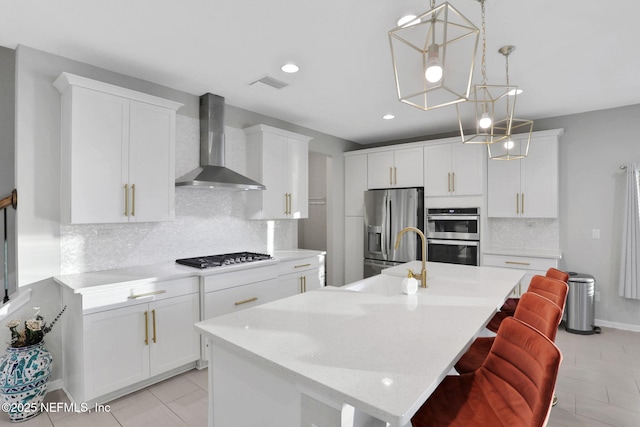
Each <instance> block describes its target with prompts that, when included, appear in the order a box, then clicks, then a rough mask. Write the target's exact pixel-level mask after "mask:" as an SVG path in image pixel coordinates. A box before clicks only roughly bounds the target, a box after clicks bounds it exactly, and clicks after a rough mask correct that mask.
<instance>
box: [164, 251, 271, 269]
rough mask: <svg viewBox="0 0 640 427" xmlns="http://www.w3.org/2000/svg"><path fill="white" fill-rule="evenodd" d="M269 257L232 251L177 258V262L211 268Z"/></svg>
mask: <svg viewBox="0 0 640 427" xmlns="http://www.w3.org/2000/svg"><path fill="white" fill-rule="evenodd" d="M267 259H271V255H268V254H261V253H256V252H233V253H229V254H221V255H207V256H201V257H195V258H182V259H177V260H176V262H177V263H178V264H182V265H187V266H189V267H195V268H211V267H220V266H223V265H232V264H242V263H245V262H253V261H262V260H267Z"/></svg>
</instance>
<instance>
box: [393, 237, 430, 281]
mask: <svg viewBox="0 0 640 427" xmlns="http://www.w3.org/2000/svg"><path fill="white" fill-rule="evenodd" d="M407 231H415V232H416V233H418V236H420V239H422V271H421V272H420V287H421V288H426V287H427V239H426V238H425V237H424V233H423V232H422V231H420V230H418V229H417V228H415V227H406V228H403V229H402V230H400V232H399V233H398V237H396V245H395V249H398V246H400V239H402V236H403V235H404V233H406V232H407ZM409 271H411V270H409ZM411 273H412V274H413V275H414V276H415V275H416V274H415V273H413V272H411Z"/></svg>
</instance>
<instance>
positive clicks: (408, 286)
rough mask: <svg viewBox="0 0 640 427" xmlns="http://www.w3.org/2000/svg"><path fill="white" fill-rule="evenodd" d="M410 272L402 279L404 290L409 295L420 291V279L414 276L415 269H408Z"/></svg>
mask: <svg viewBox="0 0 640 427" xmlns="http://www.w3.org/2000/svg"><path fill="white" fill-rule="evenodd" d="M407 271H408V272H409V274H408V275H407V277H405V278H404V279H402V292H403V293H405V294H407V295H413V294H415V293H416V292H417V291H418V281H417V280H416V278H415V277H413V271H411V270H407Z"/></svg>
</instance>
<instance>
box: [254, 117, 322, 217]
mask: <svg viewBox="0 0 640 427" xmlns="http://www.w3.org/2000/svg"><path fill="white" fill-rule="evenodd" d="M244 131H245V134H246V135H247V176H248V177H249V178H251V179H254V180H256V181H258V182H259V183H261V184H263V185H264V186H265V187H266V190H261V191H260V190H256V191H250V192H247V194H246V196H247V204H246V216H247V218H251V219H288V218H291V219H298V218H308V217H309V141H310V140H311V139H312V138H310V137H308V136H304V135H300V134H297V133H293V132H289V131H286V130H282V129H277V128H273V127H271V126H265V125H257V126H252V127H250V128H247V129H245V130H244Z"/></svg>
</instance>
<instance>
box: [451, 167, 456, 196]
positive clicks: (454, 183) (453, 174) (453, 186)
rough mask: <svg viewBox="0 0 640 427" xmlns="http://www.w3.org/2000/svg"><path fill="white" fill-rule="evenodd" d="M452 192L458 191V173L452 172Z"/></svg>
mask: <svg viewBox="0 0 640 427" xmlns="http://www.w3.org/2000/svg"><path fill="white" fill-rule="evenodd" d="M451 192H452V193H455V192H456V173H455V172H451Z"/></svg>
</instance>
